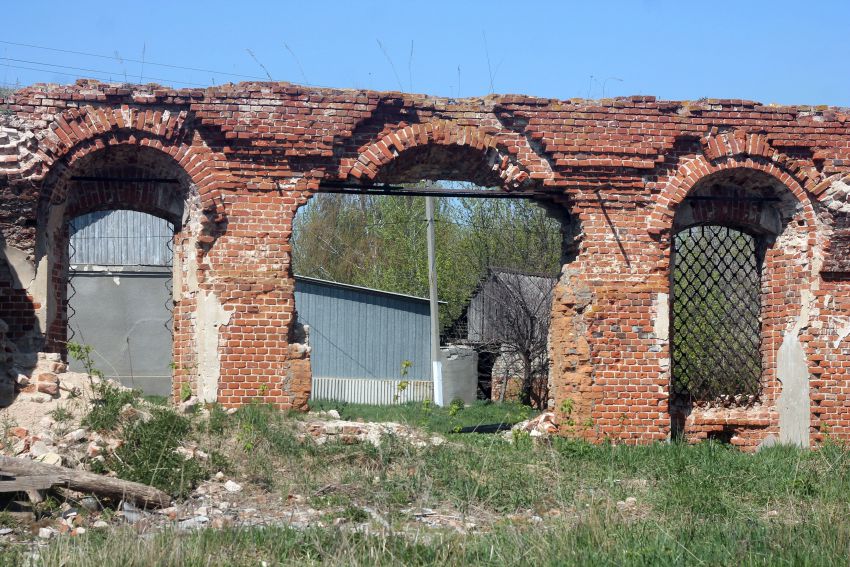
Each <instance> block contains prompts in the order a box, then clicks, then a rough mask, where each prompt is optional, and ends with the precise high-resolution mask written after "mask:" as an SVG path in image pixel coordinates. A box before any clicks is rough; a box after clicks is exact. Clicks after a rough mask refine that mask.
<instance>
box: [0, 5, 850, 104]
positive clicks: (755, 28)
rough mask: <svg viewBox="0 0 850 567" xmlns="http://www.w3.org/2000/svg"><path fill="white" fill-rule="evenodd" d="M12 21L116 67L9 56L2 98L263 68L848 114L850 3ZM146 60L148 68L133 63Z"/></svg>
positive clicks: (48, 42) (340, 8) (211, 11)
mask: <svg viewBox="0 0 850 567" xmlns="http://www.w3.org/2000/svg"><path fill="white" fill-rule="evenodd" d="M3 20H4V25H3V34H2V35H0V40H3V41H7V42H17V43H27V44H34V45H40V46H46V47H53V48H59V49H65V50H73V51H80V52H87V53H95V54H102V55H106V56H109V57H108V58H96V57H88V56H82V55H74V54H70V53H60V52H55V51H45V50H40V49H34V48H30V47H21V46H16V45H9V44H3V43H0V57H2V58H3V59H0V82H2V83H5V84H10V83H11V84H14V83H16V82H20V83H21V84H29V83H33V82H65V83H67V82H73V80H74V79H75V78H76V77H77V76H89V77H95V78H100V79H108V78H109V77H111V78H112V79H113V80H123V79H124V76H125V73H126V78H127V79H128V80H130V81H133V82H138V81H139V79H140V77H142V79H143V81H144V82H149V81H153V82H160V83H164V84H172V85H174V86H193V85H190V84H189V83H197V84H199V85H209V84H211V83H213V82H216V83H222V82H227V81H239V80H240V78H239V77H234V76H231V75H226V74H224V73H238V74H243V75H251V76H255V77H260V78H262V77H265V75H266V73H265V72H264V70H263V69H262V67H261V65H260V63H261V64H262V65H264V66H265V67H266V69H267V70H268V73H269V74H270V75H271V77H272V78H273V79H275V80H283V81H290V82H296V83H308V84H315V85H321V86H333V87H346V88H350V87H354V88H370V89H379V90H399V89H400V88H403V89H404V90H406V91H413V92H424V93H428V94H434V95H442V96H458V95H459V96H477V95H485V94H487V93H488V92H490V90H491V88H490V83H491V76H492V86H493V91H494V92H497V93H523V94H531V95H536V96H544V97H554V98H571V97H576V96H582V97H587V96H588V95H589V96H591V97H594V98H597V97H601V96H602V95H603V87H604V94H605V95H607V96H620V95H632V94H652V95H656V96H658V97H659V98H664V99H697V98H700V97H713V98H746V99H754V100H758V101H761V102H765V103H770V102H776V103H781V104H831V105H838V106H850V35H848V32H847V26H848V23H850V2H848V1H847V0H829V1H817V0H809V1H807V2H801V1H799V0H797V1H788V0H772V1H748V0H736V1H731V0H713V1H711V2H705V1H691V0H680V1H662V0H631V1H626V0H622V1H602V0H597V1H593V2H573V1H560V2H556V1H552V2H536V1H526V0H514V1H512V2H503V1H499V0H487V1H482V2H478V1H464V0H455V1H454V2H444V1H441V0H440V1H437V0H434V1H429V2H409V1H405V0H395V1H389V0H384V1H381V2H372V1H368V0H362V1H358V2H330V1H320V0H313V1H312V2H309V3H308V2H293V1H277V2H271V1H268V2H252V1H250V0H242V1H238V0H230V1H226V2H224V1H216V0H204V1H200V0H198V1H189V0H179V1H178V0H170V1H164V0H145V1H143V2H120V1H119V2H115V1H112V2H104V1H100V2H98V1H87V0H77V1H75V2H73V3H66V2H65V1H61V2H60V1H47V0H40V1H39V0H35V1H30V2H13V3H9V4H8V5H6V6H4V9H3ZM485 36H486V48H485ZM378 42H380V43H381V45H382V46H383V47H381V46H379V43H378ZM411 42H412V43H413V55H412V57H411V55H410V54H411ZM249 49H250V50H251V51H252V52H253V53H254V57H256V60H257V61H259V63H258V62H257V61H255V60H254V59H253V58H252V57H251V55H249V53H248V51H247V50H249ZM143 50H144V59H145V60H146V61H147V62H148V64H146V65H145V66H144V68H142V65H141V64H139V63H134V62H130V61H127V59H139V60H141V59H143ZM488 54H489V70H488ZM9 59H15V60H17V61H10V60H9ZM389 60H391V61H392V65H394V67H395V72H393V67H392V66H391V64H390V62H389ZM150 62H155V63H168V64H173V65H178V66H185V67H197V68H203V69H210V70H214V71H215V72H195V71H189V70H185V69H171V68H166V67H159V66H154V65H151V64H150ZM46 63H50V64H53V65H57V66H55V67H49V66H47V65H45V64H46ZM60 66H62V67H60ZM20 67H29V68H32V69H40V70H37V71H33V70H29V69H21V68H20ZM67 67H78V68H85V69H90V70H94V71H103V72H106V73H105V74H104V73H101V72H97V73H96V72H87V71H83V70H76V69H69V68H67ZM299 67H300V68H299ZM458 68H460V72H459V73H458ZM60 72H61V73H70V74H71V75H66V74H60ZM591 77H592V78H591Z"/></svg>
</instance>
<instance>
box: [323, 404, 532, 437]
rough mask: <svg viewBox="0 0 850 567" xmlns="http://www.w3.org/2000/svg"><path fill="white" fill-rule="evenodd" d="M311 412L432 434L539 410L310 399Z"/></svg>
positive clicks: (510, 422) (526, 415)
mask: <svg viewBox="0 0 850 567" xmlns="http://www.w3.org/2000/svg"><path fill="white" fill-rule="evenodd" d="M310 409H312V410H314V411H327V410H331V409H334V410H337V411H338V412H339V415H340V417H341V418H342V419H347V420H358V419H362V420H363V421H394V422H397V423H404V424H406V425H413V426H416V427H420V428H422V429H425V430H427V431H431V432H433V433H453V432H455V431H456V430H457V429H458V428H462V427H471V426H475V425H489V424H497V423H504V424H507V425H513V424H515V423H518V422H520V421H523V420H526V419H528V418H529V417H533V416H535V415H537V414H538V413H540V412H538V411H536V410H533V409H531V408H529V407H528V406H523V405H521V404H519V403H504V404H494V403H490V402H485V401H478V402H475V403H474V404H472V405H470V406H469V407H465V408H464V407H462V406H459V405H457V404H455V405H454V406H452V405H448V406H446V407H437V406H434V405H433V404H430V403H422V402H408V403H405V404H396V405H391V406H372V405H364V404H347V403H343V402H329V401H315V402H310Z"/></svg>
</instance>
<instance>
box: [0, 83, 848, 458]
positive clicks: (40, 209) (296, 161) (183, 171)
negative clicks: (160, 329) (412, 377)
mask: <svg viewBox="0 0 850 567" xmlns="http://www.w3.org/2000/svg"><path fill="white" fill-rule="evenodd" d="M7 105H8V108H9V109H10V110H11V111H12V114H13V115H12V117H4V118H0V120H4V121H5V122H6V126H7V127H11V128H12V129H13V130H15V131H16V132H18V134H19V135H16V136H13V137H12V138H11V141H10V142H8V143H6V146H8V147H11V146H14V151H13V152H11V153H9V152H4V155H7V154H8V155H15V156H16V157H15V160H9V159H4V161H3V163H0V193H2V201H0V230H2V233H3V236H4V238H5V241H6V242H7V244H10V245H14V246H15V247H16V248H18V249H20V250H23V251H24V252H27V253H30V254H31V255H32V257H33V261H34V262H37V261H38V259H39V258H38V257H39V254H41V251H40V250H41V249H40V246H39V244H38V242H39V240H38V239H39V238H40V235H43V234H45V232H46V231H47V219H48V218H49V212H50V210H51V207H55V206H57V203H58V202H59V201H60V200H61V198H62V195H61V192H58V193H57V190H59V189H61V188H62V187H64V186H65V185H67V184H66V183H65V180H67V179H68V178H69V177H70V176H74V175H80V172H81V171H83V170H85V167H84V166H85V165H86V164H88V166H92V164H97V163H98V162H99V161H100V160H102V159H103V158H104V156H105V155H107V154H105V153H103V152H104V150H108V149H109V148H110V147H113V146H127V147H131V148H132V147H139V146H146V147H149V148H151V151H158V152H161V153H162V154H164V155H166V156H168V160H166V161H167V162H168V164H169V167H168V168H167V169H168V171H167V173H168V174H169V175H173V176H176V177H178V178H179V179H180V183H181V185H180V187H181V190H182V191H184V192H185V194H186V195H189V196H191V199H190V200H191V201H192V203H194V204H193V205H192V206H193V207H194V208H193V209H192V211H193V213H192V214H193V215H194V216H192V218H191V220H190V223H189V226H187V227H185V228H186V230H185V231H184V233H181V235H179V236H178V238H177V244H178V246H177V248H176V250H177V253H178V255H179V256H180V261H181V265H182V266H183V269H184V270H185V271H186V272H185V273H184V274H183V278H184V279H183V284H182V285H183V287H182V288H181V289H180V290H179V295H180V301H179V302H178V304H177V305H176V307H175V311H174V329H175V346H174V357H175V365H176V370H175V381H174V384H175V385H174V387H175V393H179V391H180V389H181V386H182V384H184V383H187V384H189V385H190V386H191V387H192V388H193V389H195V390H197V389H198V384H199V377H198V372H199V370H198V369H199V368H200V367H203V366H204V365H205V364H207V365H208V364H213V366H214V367H215V368H216V369H217V370H218V371H219V380H218V386H217V390H218V399H219V401H221V402H222V403H225V404H227V405H238V404H242V403H245V402H247V401H249V400H253V399H257V398H263V399H265V400H267V401H270V402H272V403H275V404H277V405H279V406H281V407H294V406H297V407H300V406H303V405H304V403H305V402H306V399H307V397H308V395H309V388H310V384H309V382H310V381H309V356H308V355H307V353H305V352H304V351H303V349H301V348H300V347H299V346H298V345H297V344H295V343H292V344H291V342H290V326H291V324H292V322H293V314H294V309H295V305H294V297H293V291H292V290H293V281H292V277H291V270H290V249H289V237H290V234H291V227H292V219H293V217H294V214H295V211H296V209H297V207H298V206H300V205H302V204H304V203H305V202H306V200H307V199H308V198H309V196H310V195H311V192H312V191H313V190H315V189H316V188H317V186H318V183H319V180H321V179H331V180H337V181H350V182H358V181H361V182H362V181H367V180H374V181H387V182H402V181H411V180H417V179H420V178H423V177H431V178H439V179H447V178H448V179H461V180H468V181H474V182H476V183H479V184H485V185H498V186H501V187H502V188H503V190H505V191H512V190H517V189H521V190H534V191H539V192H540V193H541V199H544V200H547V201H549V202H550V204H552V205H553V206H561V207H564V208H566V209H567V210H568V212H569V214H570V215H572V222H573V224H574V225H575V226H576V227H577V231H576V254H575V258H574V260H572V261H571V262H570V264H569V265H568V266H567V267H566V269H565V270H564V273H563V276H562V281H561V283H560V284H559V286H558V288H557V290H556V291H557V292H556V299H555V302H554V305H553V320H552V326H551V337H550V339H551V340H550V344H551V345H552V346H551V349H552V350H551V372H550V375H551V376H550V386H551V387H550V391H551V393H552V396H553V397H554V400H553V407H555V408H556V409H557V408H560V407H562V406H563V402H564V401H565V400H567V399H569V400H571V403H570V404H568V405H571V407H572V409H571V412H572V415H571V418H572V419H573V421H575V422H576V423H583V424H586V426H585V427H584V428H582V431H581V432H579V433H578V434H581V435H583V436H586V437H588V438H592V439H603V438H612V439H615V440H619V441H624V442H646V441H649V440H656V439H665V438H667V436H668V435H669V434H670V415H669V411H668V393H669V380H670V366H669V365H670V352H669V341H668V340H667V337H666V336H665V335H664V334H663V333H662V332H661V331H660V330H659V329H661V328H662V327H663V325H662V324H661V323H660V321H662V320H663V319H664V318H665V317H667V310H668V309H669V307H668V305H667V303H666V302H665V300H664V297H665V296H664V294H669V284H668V275H669V257H670V238H671V233H672V231H673V230H674V228H673V223H674V219H675V218H676V212H677V209H678V207H679V204H680V203H681V202H682V201H683V200H684V198H685V197H686V195H687V194H688V192H689V191H691V189H692V188H694V187H695V186H698V185H699V183H700V181H701V180H705V179H708V178H709V177H710V176H711V175H712V174H714V173H716V172H718V171H720V170H728V169H735V168H737V169H741V170H742V171H753V172H755V171H757V172H760V173H759V174H760V175H763V176H768V177H770V179H772V180H774V182H775V183H774V184H775V185H776V186H777V187H779V188H781V189H782V190H783V191H785V192H787V193H788V194H789V195H791V196H792V197H791V198H792V199H793V200H794V201H795V202H796V203H797V206H798V210H797V211H796V213H795V214H794V216H793V218H792V219H790V220H789V221H788V224H787V226H788V227H789V230H791V231H792V232H790V233H788V234H785V233H783V235H781V236H780V237H779V238H778V239H777V243H776V244H775V245H774V247H772V248H771V249H770V251H769V253H768V255H767V258H766V261H765V266H764V270H765V276H764V294H763V314H764V317H765V322H764V326H763V328H764V336H763V345H762V346H763V348H762V350H763V357H764V376H763V383H764V388H763V392H762V397H761V405H759V406H757V407H740V408H724V409H722V410H717V409H712V410H707V409H706V410H701V411H694V413H693V414H692V415H691V416H690V418H689V419H690V422H689V424H688V428H689V429H688V432H687V433H688V434H689V436H691V437H692V438H694V439H698V438H700V437H703V436H708V435H709V434H711V432H712V431H716V430H717V429H718V428H721V429H722V428H724V427H725V428H727V429H730V430H732V434H733V437H732V441H733V443H736V444H739V445H741V446H745V447H750V448H752V447H754V446H755V445H756V444H757V443H759V442H761V440H763V439H764V438H765V437H766V436H767V435H769V434H778V423H779V422H778V417H777V411H778V410H777V408H776V400H777V398H778V395H779V392H780V389H781V387H782V385H781V383H780V382H779V381H778V379H777V375H776V362H775V356H776V351H777V350H778V344H779V343H780V342H781V340H782V337H783V336H784V334H785V333H786V332H788V331H789V330H792V331H793V332H794V333H796V334H797V336H798V337H799V339H800V341H801V342H802V344H803V346H804V350H805V353H806V357H807V359H808V361H809V366H810V372H811V376H812V380H811V381H810V387H811V403H812V421H811V434H812V438H813V439H814V440H819V439H821V437H822V435H823V433H824V432H825V431H827V430H828V431H829V433H830V434H834V435H836V436H841V437H843V438H850V409H847V405H846V403H845V402H846V389H847V386H846V385H845V384H844V382H845V381H846V375H847V370H848V364H850V346H848V345H850V343H847V341H846V340H845V339H844V336H843V335H842V333H844V332H845V331H844V329H845V322H846V326H848V327H847V328H850V299H848V297H850V294H848V287H847V282H848V281H850V277H848V276H849V275H850V260H847V248H846V244H847V243H848V242H850V237H848V236H847V235H848V234H850V229H848V228H847V227H848V226H850V220H848V217H850V204H848V206H847V207H844V204H845V203H846V200H847V191H845V190H844V187H846V185H844V184H843V182H842V179H844V180H845V181H847V184H850V123H848V111H846V110H843V109H834V108H827V107H778V106H764V105H761V104H758V103H754V102H751V101H744V100H703V101H699V102H675V101H657V100H655V99H654V98H652V97H630V98H619V99H610V100H603V101H591V100H569V101H557V100H549V99H536V98H530V97H523V96H490V97H487V98H484V99H464V100H449V99H439V98H433V97H426V96H420V95H407V94H401V93H377V92H369V91H345V90H329V89H308V88H302V87H298V86H293V85H287V84H260V83H248V84H239V85H228V86H221V87H213V88H210V89H206V90H172V89H168V88H164V87H156V86H110V85H105V84H100V83H96V82H80V83H79V84H78V85H76V86H67V87H60V86H35V87H30V88H28V89H25V90H23V91H20V92H18V93H15V94H14V95H13V96H12V97H11V98H10V99H9V100H8V101H7ZM0 149H2V144H0ZM86 156H88V157H86ZM83 158H85V159H83ZM125 159H129V158H125ZM63 183H64V184H65V185H63ZM69 187H70V186H69ZM116 192H117V193H118V194H119V195H120V189H114V190H113V191H112V193H111V194H112V198H111V199H112V200H110V201H109V204H110V205H121V206H122V207H129V208H134V207H139V208H144V203H145V199H146V198H147V197H149V195H147V194H145V193H144V192H143V193H142V194H136V195H120V196H119V197H115V194H116ZM51 199H53V202H52V203H51ZM101 200H102V199H101ZM91 206H93V205H87V207H89V208H90V207H91ZM845 209H846V210H845ZM711 214H712V215H714V217H715V219H714V220H717V221H719V222H724V221H728V222H729V223H738V222H742V219H744V220H745V217H746V211H732V210H723V209H719V210H718V211H715V212H712V213H711ZM741 215H743V216H741ZM725 216H728V217H730V218H724V217H725ZM790 236H797V237H799V238H797V239H796V240H795V239H792V238H790ZM799 239H802V241H803V242H804V243H805V244H804V245H803V246H802V248H800V244H799V242H798V241H799ZM791 241H794V242H791ZM189 271H191V278H190V277H189V273H188V272H189ZM60 272H61V270H60ZM57 277H61V273H58V275H57ZM187 279H191V280H193V283H192V285H191V286H190V285H189V283H187ZM194 282H196V283H194ZM39 293H41V294H42V295H44V293H43V290H42V291H41V292H40V291H39V290H32V291H31V292H30V295H29V297H28V298H27V301H28V302H29V303H31V304H32V305H33V311H36V310H38V309H42V310H43V309H44V307H43V306H42V305H41V304H42V301H43V299H44V300H46V301H48V302H51V301H52V302H53V303H54V304H55V305H54V307H56V313H57V314H58V315H57V318H56V319H55V321H56V322H57V325H58V327H57V328H54V329H53V331H52V333H53V335H55V336H57V337H60V336H61V328H60V327H61V326H62V319H61V312H62V305H61V304H62V298H61V297H54V298H42V297H41V296H40V295H39ZM205 297H206V298H207V299H208V298H209V297H213V298H214V300H215V302H216V305H217V306H219V307H220V309H221V311H222V312H223V313H225V314H226V317H223V318H222V319H221V321H222V322H220V323H216V324H215V325H212V326H211V327H210V328H209V329H207V331H210V332H212V333H213V334H212V335H209V336H211V337H212V339H211V340H213V342H214V343H215V345H216V346H215V351H216V352H217V354H218V358H217V360H212V359H210V358H209V353H208V352H204V351H203V349H200V350H199V346H198V345H199V344H200V343H199V338H198V337H199V334H198V333H199V330H198V326H199V325H204V324H205V323H204V324H202V323H199V320H198V318H197V317H198V315H197V314H198V309H199V308H198V305H199V301H200V300H202V299H203V298H205ZM804 297H805V298H806V299H805V301H804ZM5 302H6V299H5V296H4V305H3V312H4V314H6V317H8V318H9V319H11V321H9V323H10V326H11V328H12V329H15V328H17V327H16V326H21V325H24V324H26V323H24V322H23V321H24V319H26V316H23V317H20V318H19V317H18V315H16V313H18V308H17V307H14V305H13V304H12V302H11V300H10V301H9V303H8V304H7V303H5ZM804 303H805V304H806V305H805V306H804V305H803V304H804ZM15 305H18V304H15ZM804 307H805V309H803V308H804ZM803 311H805V321H803V322H802V323H800V317H801V313H802V312H803ZM27 316H29V315H27ZM225 320H226V321H225ZM205 328H206V327H205ZM205 332H206V331H205ZM12 335H13V336H14V332H12ZM208 338H209V337H208ZM50 346H51V348H57V345H56V344H52V345H50ZM205 357H206V358H205ZM213 358H215V357H213ZM211 360H212V362H211Z"/></svg>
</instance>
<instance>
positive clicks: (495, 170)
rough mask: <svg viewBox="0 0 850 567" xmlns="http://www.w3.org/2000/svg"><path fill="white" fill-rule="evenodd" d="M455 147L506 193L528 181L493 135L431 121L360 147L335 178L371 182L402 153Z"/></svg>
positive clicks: (407, 126)
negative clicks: (480, 163) (476, 157)
mask: <svg viewBox="0 0 850 567" xmlns="http://www.w3.org/2000/svg"><path fill="white" fill-rule="evenodd" d="M451 146H455V147H459V148H464V149H465V150H467V151H474V152H475V153H477V154H480V155H481V157H482V159H483V160H484V162H485V163H486V165H487V168H488V169H489V172H488V176H489V177H490V178H492V179H494V180H495V179H498V180H499V184H500V186H501V187H502V188H504V189H505V190H508V191H510V190H511V189H516V188H519V187H521V186H522V185H524V184H526V183H527V182H529V181H530V179H531V176H530V174H529V172H528V168H526V167H525V166H524V165H523V164H521V163H519V161H518V160H517V158H516V150H514V151H513V152H511V151H510V150H509V149H508V148H507V147H506V145H504V144H503V143H501V141H500V140H499V138H498V137H497V135H494V134H491V133H488V132H485V131H484V130H482V129H481V128H478V127H474V126H460V125H458V124H456V123H453V122H449V121H445V120H435V121H432V122H426V123H422V124H410V125H405V126H402V127H400V128H398V129H396V130H394V131H392V132H388V133H385V134H384V135H383V136H381V137H380V138H379V139H378V140H377V141H375V142H373V143H371V144H369V145H367V146H363V147H362V148H360V151H359V155H358V156H357V158H355V159H351V160H342V162H341V166H340V170H339V177H340V178H341V179H349V178H354V179H357V180H362V181H374V180H375V179H376V178H377V177H378V175H379V173H380V172H381V170H382V169H383V168H384V167H386V166H387V165H388V164H390V163H392V162H393V161H394V160H395V159H397V158H399V157H400V156H401V155H403V154H404V153H405V152H409V151H412V150H417V149H425V148H428V147H444V148H447V147H451Z"/></svg>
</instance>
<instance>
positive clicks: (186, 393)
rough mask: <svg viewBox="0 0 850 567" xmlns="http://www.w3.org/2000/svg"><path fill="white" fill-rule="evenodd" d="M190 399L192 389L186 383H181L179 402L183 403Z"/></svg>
mask: <svg viewBox="0 0 850 567" xmlns="http://www.w3.org/2000/svg"><path fill="white" fill-rule="evenodd" d="M191 397H192V387H191V386H189V383H188V382H183V383H182V384H181V385H180V401H181V402H185V401H186V400H188V399H189V398H191Z"/></svg>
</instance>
